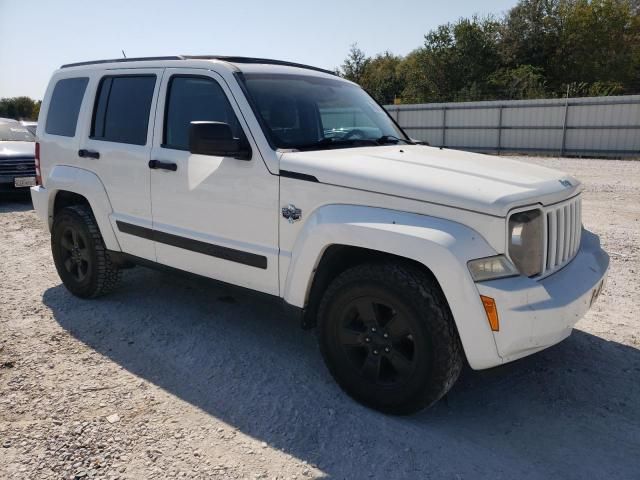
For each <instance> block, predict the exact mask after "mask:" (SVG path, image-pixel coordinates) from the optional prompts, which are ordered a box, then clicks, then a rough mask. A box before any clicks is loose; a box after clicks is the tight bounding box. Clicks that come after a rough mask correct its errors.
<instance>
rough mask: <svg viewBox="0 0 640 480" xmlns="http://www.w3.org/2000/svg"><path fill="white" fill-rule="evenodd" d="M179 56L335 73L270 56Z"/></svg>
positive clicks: (186, 58) (191, 58) (188, 58)
mask: <svg viewBox="0 0 640 480" xmlns="http://www.w3.org/2000/svg"><path fill="white" fill-rule="evenodd" d="M181 57H182V58H184V59H185V60H222V61H223V62H229V63H263V64H267V65H281V66H284V67H297V68H305V69H307V70H315V71H316V72H322V73H328V74H329V75H335V74H336V72H332V71H331V70H326V69H324V68H320V67H314V66H312V65H305V64H304V63H295V62H287V61H286V60H274V59H272V58H255V57H234V56H226V55H181Z"/></svg>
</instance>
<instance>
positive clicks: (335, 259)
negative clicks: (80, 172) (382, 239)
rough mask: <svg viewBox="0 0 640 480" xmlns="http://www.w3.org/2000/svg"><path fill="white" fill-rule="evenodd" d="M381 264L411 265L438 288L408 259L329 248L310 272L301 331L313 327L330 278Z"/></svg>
mask: <svg viewBox="0 0 640 480" xmlns="http://www.w3.org/2000/svg"><path fill="white" fill-rule="evenodd" d="M383 262H396V263H402V264H405V265H406V264H410V265H414V266H416V267H418V268H419V269H421V270H422V271H423V272H424V273H425V274H427V275H428V276H429V277H431V278H432V279H433V280H434V282H435V284H436V285H437V286H438V287H439V288H440V284H439V283H438V280H437V278H436V277H435V275H434V274H433V272H431V270H429V268H427V267H426V266H425V265H424V264H422V263H420V262H417V261H415V260H412V259H410V258H407V257H402V256H399V255H394V254H392V253H387V252H381V251H379V250H372V249H369V248H363V247H354V246H351V245H331V246H329V247H328V248H327V249H326V250H325V251H324V253H323V255H322V258H321V259H320V261H319V262H318V266H317V267H316V269H315V270H314V272H313V281H312V284H311V288H310V289H309V293H308V295H307V302H306V305H305V309H304V315H303V318H302V326H303V328H313V327H315V326H316V317H317V313H318V307H319V306H320V301H321V300H322V295H323V293H324V291H325V290H326V289H327V287H328V286H329V284H330V283H331V281H332V280H333V279H334V278H336V277H337V276H338V275H340V274H341V273H342V272H344V271H346V270H348V269H349V268H352V267H355V266H357V265H361V264H364V263H383Z"/></svg>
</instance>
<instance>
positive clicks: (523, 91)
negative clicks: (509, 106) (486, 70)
mask: <svg viewBox="0 0 640 480" xmlns="http://www.w3.org/2000/svg"><path fill="white" fill-rule="evenodd" d="M489 84H490V85H491V86H492V87H493V88H494V89H495V90H494V96H495V97H496V98H504V99H513V100H522V99H527V98H544V97H545V96H546V91H545V80H544V75H543V74H542V69H541V68H540V67H534V66H532V65H519V66H518V67H515V68H502V69H500V70H498V71H496V72H494V73H492V74H491V75H490V76H489Z"/></svg>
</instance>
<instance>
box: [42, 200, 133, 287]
mask: <svg viewBox="0 0 640 480" xmlns="http://www.w3.org/2000/svg"><path fill="white" fill-rule="evenodd" d="M51 252H52V254H53V261H54V263H55V265H56V270H58V275H59V276H60V279H61V280H62V283H63V284H64V286H65V287H66V288H67V290H69V291H70V292H71V293H73V294H74V295H76V296H78V297H80V298H95V297H99V296H101V295H105V294H106V293H108V292H110V291H111V290H113V288H115V286H116V285H117V284H118V282H119V281H120V277H121V272H120V269H119V268H118V266H117V265H115V264H114V263H113V262H112V260H111V257H110V256H109V253H108V252H107V249H106V247H105V245H104V240H103V239H102V235H101V234H100V230H99V228H98V225H97V223H96V220H95V217H94V216H93V212H92V211H91V209H90V208H89V207H88V206H86V205H74V206H71V207H65V208H63V209H62V210H60V212H59V213H58V214H56V217H55V219H54V221H53V228H52V230H51Z"/></svg>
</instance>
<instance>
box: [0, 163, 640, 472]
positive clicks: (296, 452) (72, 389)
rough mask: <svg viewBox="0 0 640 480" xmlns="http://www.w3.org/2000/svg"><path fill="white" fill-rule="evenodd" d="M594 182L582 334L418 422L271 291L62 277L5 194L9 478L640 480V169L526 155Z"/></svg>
mask: <svg viewBox="0 0 640 480" xmlns="http://www.w3.org/2000/svg"><path fill="white" fill-rule="evenodd" d="M526 161H530V162H535V163H540V164H544V165H548V166H552V167H557V168H560V169H562V170H565V171H567V172H569V173H571V174H573V175H575V176H577V177H578V178H580V179H581V180H583V181H584V182H585V185H586V192H585V196H584V205H583V207H584V208H583V210H584V224H585V226H586V227H587V228H589V229H590V230H593V231H595V232H596V233H597V234H598V235H600V236H601V241H602V243H603V245H604V246H605V248H606V249H607V250H608V251H609V252H610V254H611V258H612V264H611V271H610V278H609V282H608V285H607V287H606V289H605V291H604V292H603V294H602V296H601V297H600V299H599V300H598V302H597V304H596V305H595V307H594V309H593V310H592V311H591V312H589V314H588V315H587V317H585V318H584V319H583V320H581V321H580V323H578V325H577V329H576V331H575V332H574V334H573V335H572V336H571V337H570V338H569V339H567V340H566V341H565V342H563V343H561V344H560V345H557V346H555V347H553V348H551V349H548V350H546V351H544V352H541V353H539V354H537V355H535V356H533V357H529V358H526V359H523V360H521V361H518V362H515V363H512V364H509V365H506V366H503V367H500V368H496V369H493V370H489V371H484V372H473V371H470V370H467V371H465V372H464V373H463V376H462V378H461V379H460V381H459V382H458V384H457V385H456V386H455V387H454V389H453V390H452V391H451V392H450V394H449V395H448V397H447V398H446V399H445V400H443V401H441V402H440V403H439V404H437V405H436V406H435V407H434V408H432V409H431V410H428V411H425V412H422V413H420V414H418V415H415V416H412V417H403V418H398V417H389V416H384V415H381V414H379V413H376V412H374V411H371V410H368V409H366V408H364V407H361V406H360V405H358V404H356V403H355V402H353V401H352V400H350V399H349V398H348V397H347V396H346V395H344V394H343V393H342V392H341V391H340V390H339V388H338V387H337V386H336V385H335V384H334V382H333V381H332V379H331V377H330V376H329V374H328V373H327V371H326V369H325V367H324V365H323V363H322V359H321V358H320V354H319V352H318V348H317V347H316V342H315V336H314V335H313V333H311V332H305V331H302V330H300V329H299V328H298V326H297V325H296V324H295V323H293V322H292V321H291V320H288V319H287V318H285V317H283V316H282V315H281V313H280V312H279V310H278V309H277V308H275V306H274V305H273V304H271V303H269V302H266V301H264V300H257V299H254V298H252V297H251V296H247V295H246V294H240V293H238V292H237V291H235V290H231V289H225V288H222V287H220V286H217V285H214V284H213V283H212V282H209V281H205V280H200V279H194V278H190V277H183V276H174V275H170V274H167V273H161V272H156V271H152V270H148V269H145V268H140V267H139V268H136V269H134V270H129V271H127V272H125V275H124V280H123V282H122V284H121V287H120V288H119V289H118V290H117V291H116V292H114V293H113V294H112V295H110V296H108V297H105V298H103V299H99V300H94V301H82V300H79V299H77V298H75V297H72V296H71V295H70V294H69V293H68V292H67V291H66V290H65V289H64V288H63V287H62V286H61V284H60V280H59V278H58V276H57V274H56V273H55V269H54V267H53V262H52V260H51V255H50V252H49V238H48V234H47V233H46V232H45V230H44V228H43V226H42V225H41V224H40V222H39V221H38V219H37V218H36V216H35V214H34V212H33V211H32V210H31V204H30V201H29V200H28V199H26V198H1V199H0V478H12V479H13V478H29V479H31V478H34V479H35V478H37V479H40V478H43V479H47V478H112V479H115V478H131V479H142V478H145V479H146V478H174V477H178V478H251V479H253V478H270V479H272V478H298V479H301V478H306V477H330V478H348V479H360V478H384V479H388V478H451V479H476V478H491V479H500V478H505V479H511V478H519V479H533V478H569V479H584V478H607V479H608V478H621V479H623V478H624V479H630V478H640V262H639V260H640V220H639V219H640V162H634V161H603V160H577V159H557V158H533V157H531V158H527V159H526Z"/></svg>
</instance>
